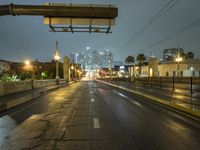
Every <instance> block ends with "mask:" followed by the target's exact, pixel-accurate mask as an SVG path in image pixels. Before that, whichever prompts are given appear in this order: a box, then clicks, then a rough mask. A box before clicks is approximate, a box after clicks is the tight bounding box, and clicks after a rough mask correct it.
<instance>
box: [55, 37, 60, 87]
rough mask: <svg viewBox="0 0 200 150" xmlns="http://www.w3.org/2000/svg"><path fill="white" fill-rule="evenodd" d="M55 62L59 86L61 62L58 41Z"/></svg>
mask: <svg viewBox="0 0 200 150" xmlns="http://www.w3.org/2000/svg"><path fill="white" fill-rule="evenodd" d="M54 58H55V60H56V82H57V84H59V82H58V81H59V78H60V77H59V60H60V56H59V54H58V41H56V54H55V56H54Z"/></svg>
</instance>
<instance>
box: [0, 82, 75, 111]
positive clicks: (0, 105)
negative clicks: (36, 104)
mask: <svg viewBox="0 0 200 150" xmlns="http://www.w3.org/2000/svg"><path fill="white" fill-rule="evenodd" d="M75 82H76V81H73V82H69V83H66V84H61V85H60V86H57V87H49V88H46V89H43V90H41V91H38V92H37V93H32V94H29V95H26V96H23V97H20V98H16V99H13V100H11V101H8V102H6V103H0V112H1V111H5V110H7V109H10V108H13V107H16V106H18V105H21V104H23V103H26V102H28V101H31V100H33V99H36V98H38V97H40V96H42V95H44V93H46V92H47V91H51V90H55V89H58V88H60V87H63V86H65V85H70V84H72V83H75Z"/></svg>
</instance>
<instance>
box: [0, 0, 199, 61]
mask: <svg viewBox="0 0 200 150" xmlns="http://www.w3.org/2000/svg"><path fill="white" fill-rule="evenodd" d="M44 2H46V1H44V0H36V1H34V3H33V2H30V1H29V2H28V1H25V0H2V1H1V2H0V5H3V4H9V3H15V4H37V5H41V4H43V3H44ZM52 2H65V3H69V2H72V3H80V1H77V0H74V1H66V0H65V1H62V0H60V1H52ZM168 2H169V1H158V0H153V1H152V2H151V3H147V1H145V0H143V1H138V0H134V1H131V0H127V1H126V2H124V1H120V0H119V1H112V0H111V1H110V0H109V1H108V0H103V1H100V0H95V1H89V0H88V1H84V3H103V4H110V3H111V4H114V5H116V6H117V7H118V9H119V16H118V18H117V19H116V25H115V26H113V27H112V31H113V33H112V34H109V35H106V34H88V33H74V34H71V33H51V32H49V28H48V26H46V25H44V24H43V18H42V17H32V16H30V17H24V16H17V17H13V16H4V17H1V19H0V24H1V26H2V28H1V29H0V33H1V36H0V44H1V49H0V56H1V58H0V59H5V60H9V61H23V60H25V59H32V60H33V59H35V58H38V59H39V60H42V61H45V60H50V59H52V58H53V55H54V54H55V49H56V46H55V45H56V44H55V43H56V41H59V52H60V55H61V56H62V57H63V56H65V55H68V56H69V54H70V53H74V52H80V51H85V49H86V47H87V46H90V47H91V49H94V50H99V51H101V50H106V49H110V50H112V52H113V54H114V59H115V60H119V61H124V60H125V58H126V57H127V56H128V55H133V56H137V55H138V54H139V53H144V54H145V55H147V56H148V54H149V52H150V51H152V52H153V54H154V55H155V56H156V57H159V58H160V57H162V53H163V50H164V49H167V48H177V47H182V48H184V49H185V52H188V51H192V52H193V53H194V54H195V55H194V56H195V57H199V56H200V53H199V49H200V46H199V43H198V39H199V35H200V34H199V32H200V30H199V26H193V27H192V26H191V28H186V30H185V31H184V32H180V33H179V34H173V33H175V32H176V31H179V30H180V29H183V28H184V27H186V26H187V25H189V24H191V23H192V22H194V21H196V20H198V19H199V18H198V16H199V13H200V12H199V9H198V6H199V4H200V2H199V1H198V0H193V1H192V2H188V1H186V0H181V1H177V3H176V4H174V6H173V7H172V8H170V9H169V10H167V11H166V12H165V13H164V14H163V15H162V14H161V16H157V18H154V16H155V15H156V14H157V13H158V12H159V11H160V10H161V9H162V8H163V7H164V6H166V4H167V3H168ZM141 12H142V13H141ZM127 14H128V15H127ZM152 18H154V20H152V21H153V22H152V23H151V24H149V25H148V22H149V21H151V19H152ZM197 24H198V22H197ZM145 25H146V27H145ZM170 35H171V36H170ZM167 38H169V40H165V39H167ZM162 39H163V40H164V42H162V41H160V40H162ZM159 43H160V44H159ZM154 45H155V46H154ZM152 46H153V47H152ZM148 47H149V48H148ZM145 48H146V49H145ZM143 49H145V50H143ZM13 56H15V58H14V57H13Z"/></svg>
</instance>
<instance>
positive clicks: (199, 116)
mask: <svg viewBox="0 0 200 150" xmlns="http://www.w3.org/2000/svg"><path fill="white" fill-rule="evenodd" d="M96 81H98V82H101V83H103V84H107V85H110V86H113V87H116V88H119V89H122V90H124V91H128V92H130V93H133V94H136V95H137V96H139V97H143V98H145V100H149V101H151V102H153V103H155V104H159V105H161V106H163V107H165V108H167V109H170V110H172V111H174V112H177V113H179V114H181V115H183V116H186V117H188V118H190V119H193V120H196V121H199V122H200V112H199V111H195V110H192V109H188V108H184V107H182V106H179V105H176V104H174V103H172V102H170V101H165V100H162V99H160V98H157V97H154V96H152V95H149V94H144V93H141V92H138V91H134V90H130V89H128V88H125V87H122V86H118V85H114V84H111V83H107V82H104V81H101V80H96Z"/></svg>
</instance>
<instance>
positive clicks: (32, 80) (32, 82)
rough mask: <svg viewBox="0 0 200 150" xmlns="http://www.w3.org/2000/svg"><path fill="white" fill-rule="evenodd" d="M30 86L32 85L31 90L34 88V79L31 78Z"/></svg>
mask: <svg viewBox="0 0 200 150" xmlns="http://www.w3.org/2000/svg"><path fill="white" fill-rule="evenodd" d="M31 87H32V90H33V89H35V81H34V79H31Z"/></svg>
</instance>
